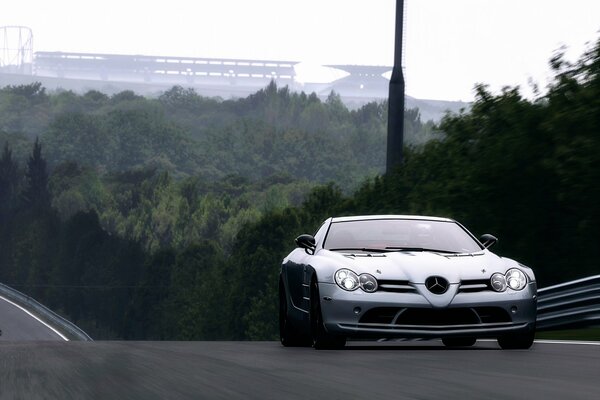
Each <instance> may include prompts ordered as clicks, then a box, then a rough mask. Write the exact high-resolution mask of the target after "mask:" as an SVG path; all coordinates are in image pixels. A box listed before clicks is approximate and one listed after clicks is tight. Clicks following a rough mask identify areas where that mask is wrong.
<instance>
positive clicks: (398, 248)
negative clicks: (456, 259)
mask: <svg viewBox="0 0 600 400" xmlns="http://www.w3.org/2000/svg"><path fill="white" fill-rule="evenodd" d="M385 249H386V250H390V251H430V252H432V253H446V254H457V253H459V252H458V251H450V250H439V249H428V248H426V247H393V246H389V247H386V248H385Z"/></svg>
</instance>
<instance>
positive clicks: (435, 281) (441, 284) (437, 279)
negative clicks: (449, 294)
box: [425, 276, 450, 294]
mask: <svg viewBox="0 0 600 400" xmlns="http://www.w3.org/2000/svg"><path fill="white" fill-rule="evenodd" d="M449 286H450V285H449V284H448V281H447V280H446V279H444V278H442V277H441V276H430V277H429V278H427V280H426V281H425V287H426V288H427V290H429V291H430V292H431V293H433V294H444V293H446V290H448V287H449Z"/></svg>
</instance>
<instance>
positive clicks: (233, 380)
mask: <svg viewBox="0 0 600 400" xmlns="http://www.w3.org/2000/svg"><path fill="white" fill-rule="evenodd" d="M599 378H600V345H598V344H596V345H593V344H590V345H585V344H564V343H562V344H550V343H536V344H535V345H534V347H533V349H532V350H529V351H524V350H515V351H502V350H499V348H498V347H497V345H496V343H495V342H482V341H478V342H477V344H476V345H475V346H474V347H473V348H468V349H451V350H449V349H446V348H444V347H443V345H442V344H441V342H439V341H429V342H387V343H364V342H354V343H351V344H350V346H349V347H348V348H347V349H345V350H339V351H315V350H313V349H310V348H283V347H281V346H280V345H279V343H276V342H60V341H55V342H0V398H1V399H16V398H22V399H92V398H93V399H178V398H189V399H281V400H284V399H344V400H347V399H369V400H375V399H383V398H389V399H526V398H527V399H599V398H600V379H599Z"/></svg>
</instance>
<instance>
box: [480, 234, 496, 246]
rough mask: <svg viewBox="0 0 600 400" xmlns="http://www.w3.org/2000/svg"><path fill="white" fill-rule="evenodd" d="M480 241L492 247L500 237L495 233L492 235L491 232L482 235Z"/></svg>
mask: <svg viewBox="0 0 600 400" xmlns="http://www.w3.org/2000/svg"><path fill="white" fill-rule="evenodd" d="M479 241H480V242H481V244H482V245H483V247H485V248H486V249H489V248H490V247H492V246H493V245H494V244H496V242H497V241H498V238H497V237H496V236H494V235H490V234H489V233H486V234H483V235H481V237H480V238H479Z"/></svg>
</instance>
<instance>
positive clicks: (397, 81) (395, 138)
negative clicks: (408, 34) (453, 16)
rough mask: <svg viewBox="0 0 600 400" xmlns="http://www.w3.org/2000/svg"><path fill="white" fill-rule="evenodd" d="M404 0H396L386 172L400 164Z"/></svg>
mask: <svg viewBox="0 0 600 400" xmlns="http://www.w3.org/2000/svg"><path fill="white" fill-rule="evenodd" d="M403 22H404V0H396V43H395V46H394V68H393V69H392V78H391V79H390V93H389V97H388V136H387V163H386V172H387V173H390V172H392V171H393V170H394V169H396V168H397V167H398V166H400V165H401V164H402V145H403V142H404V75H403V73H402V28H403Z"/></svg>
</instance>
